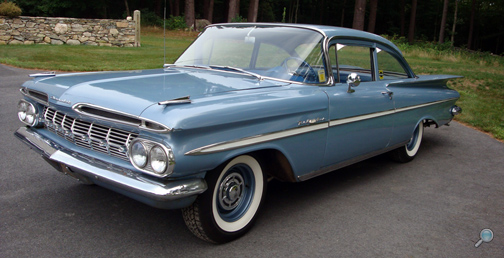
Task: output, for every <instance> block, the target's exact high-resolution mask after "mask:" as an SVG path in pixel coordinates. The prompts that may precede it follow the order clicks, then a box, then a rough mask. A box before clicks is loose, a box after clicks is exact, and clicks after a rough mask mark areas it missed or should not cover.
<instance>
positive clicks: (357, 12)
mask: <svg viewBox="0 0 504 258" xmlns="http://www.w3.org/2000/svg"><path fill="white" fill-rule="evenodd" d="M365 15H366V0H355V9H354V17H353V23H352V28H354V29H356V30H364V18H365Z"/></svg>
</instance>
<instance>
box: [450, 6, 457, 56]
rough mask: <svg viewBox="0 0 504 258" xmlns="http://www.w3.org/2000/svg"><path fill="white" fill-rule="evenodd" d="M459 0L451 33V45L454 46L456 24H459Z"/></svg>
mask: <svg viewBox="0 0 504 258" xmlns="http://www.w3.org/2000/svg"><path fill="white" fill-rule="evenodd" d="M458 2H459V1H458V0H455V13H454V14H453V27H452V35H451V46H452V47H453V42H455V26H456V25H457V11H458Z"/></svg>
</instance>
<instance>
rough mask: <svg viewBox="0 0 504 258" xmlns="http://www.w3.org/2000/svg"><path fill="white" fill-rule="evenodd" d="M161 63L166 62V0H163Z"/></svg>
mask: <svg viewBox="0 0 504 258" xmlns="http://www.w3.org/2000/svg"><path fill="white" fill-rule="evenodd" d="M163 51H164V56H163V65H164V64H166V0H165V1H164V14H163Z"/></svg>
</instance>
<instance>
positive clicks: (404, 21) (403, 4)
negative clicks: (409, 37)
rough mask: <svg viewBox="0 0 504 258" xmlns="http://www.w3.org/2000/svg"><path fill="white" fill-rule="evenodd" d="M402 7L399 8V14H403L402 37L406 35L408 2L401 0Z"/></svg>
mask: <svg viewBox="0 0 504 258" xmlns="http://www.w3.org/2000/svg"><path fill="white" fill-rule="evenodd" d="M400 5H401V6H400V7H399V8H401V9H400V10H399V15H400V16H401V37H404V35H405V32H404V31H405V30H406V4H405V3H404V0H401V3H400Z"/></svg>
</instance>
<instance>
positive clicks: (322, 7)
mask: <svg viewBox="0 0 504 258" xmlns="http://www.w3.org/2000/svg"><path fill="white" fill-rule="evenodd" d="M324 7H325V3H324V0H321V1H320V3H319V7H318V9H319V10H320V13H319V14H320V16H319V22H318V24H323V23H324Z"/></svg>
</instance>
